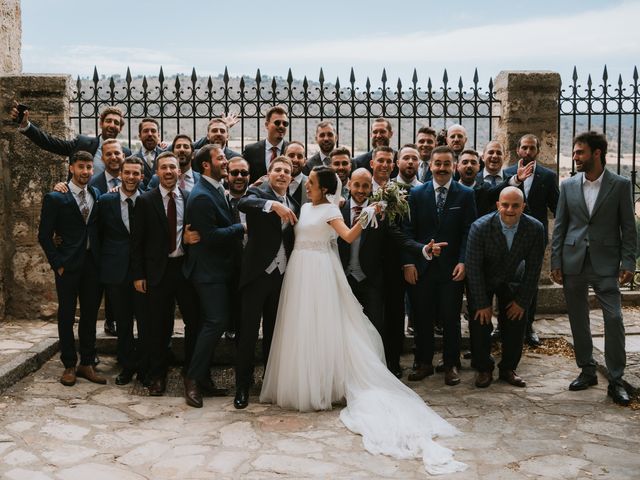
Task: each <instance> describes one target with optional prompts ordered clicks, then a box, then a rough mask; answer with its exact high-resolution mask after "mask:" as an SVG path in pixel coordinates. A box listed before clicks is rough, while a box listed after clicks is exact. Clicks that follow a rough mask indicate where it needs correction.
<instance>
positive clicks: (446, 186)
mask: <svg viewBox="0 0 640 480" xmlns="http://www.w3.org/2000/svg"><path fill="white" fill-rule="evenodd" d="M452 180H453V175H452V176H451V177H449V181H448V182H447V183H445V184H444V185H440V184H439V183H438V182H437V181H436V179H435V178H434V179H433V188H434V190H438V188H439V187H444V188H446V189H447V191H448V190H449V189H450V188H451V181H452Z"/></svg>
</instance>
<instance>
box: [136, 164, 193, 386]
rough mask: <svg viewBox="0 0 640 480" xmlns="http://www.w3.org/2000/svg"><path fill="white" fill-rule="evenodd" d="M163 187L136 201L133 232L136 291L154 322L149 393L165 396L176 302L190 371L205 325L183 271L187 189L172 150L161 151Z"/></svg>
mask: <svg viewBox="0 0 640 480" xmlns="http://www.w3.org/2000/svg"><path fill="white" fill-rule="evenodd" d="M156 167H157V172H158V177H159V178H160V185H159V186H158V187H157V188H154V189H152V190H149V191H148V192H145V193H143V194H142V195H140V196H139V197H138V199H137V200H136V206H135V210H134V215H135V221H134V222H133V231H132V232H131V277H132V279H133V285H134V287H135V289H136V290H137V291H138V292H140V293H144V294H146V298H147V301H148V305H149V317H150V319H149V322H148V327H149V328H148V329H147V331H146V333H147V335H146V336H147V342H146V344H147V345H146V349H147V351H148V354H149V375H148V377H149V384H150V385H149V394H150V395H152V396H159V395H163V394H164V392H165V390H166V385H167V383H166V377H167V371H168V367H169V361H168V360H169V359H168V351H167V345H168V344H169V341H170V339H171V335H172V333H173V331H172V325H173V316H174V312H175V302H176V301H177V303H178V306H179V307H180V312H181V313H182V319H183V320H184V327H185V332H184V336H185V339H184V343H185V354H184V357H185V360H184V364H185V370H187V369H188V365H189V362H190V360H191V356H192V354H193V349H194V347H195V342H196V338H197V334H198V328H199V323H200V309H199V305H198V296H197V294H196V292H195V290H194V288H193V285H192V284H191V282H189V281H188V280H187V279H186V278H185V276H184V274H183V273H182V266H183V263H184V254H185V245H184V241H183V232H184V231H185V226H186V225H187V222H186V221H185V206H186V203H187V199H188V193H187V192H184V191H182V190H180V188H179V187H178V186H177V182H178V176H179V175H180V167H179V165H178V159H177V158H176V157H175V155H174V154H173V153H172V152H164V153H161V154H160V155H158V158H157V159H156Z"/></svg>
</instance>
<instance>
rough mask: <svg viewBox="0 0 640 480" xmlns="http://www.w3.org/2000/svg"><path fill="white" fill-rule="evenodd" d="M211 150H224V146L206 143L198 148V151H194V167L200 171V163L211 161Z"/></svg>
mask: <svg viewBox="0 0 640 480" xmlns="http://www.w3.org/2000/svg"><path fill="white" fill-rule="evenodd" d="M212 150H221V151H223V152H224V147H223V146H222V145H220V144H218V143H208V144H207V145H205V146H204V147H202V148H201V149H200V150H198V153H196V156H195V159H194V164H195V165H194V166H195V167H196V169H198V170H200V171H202V164H203V163H204V162H209V161H211V151H212Z"/></svg>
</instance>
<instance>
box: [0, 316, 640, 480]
mask: <svg viewBox="0 0 640 480" xmlns="http://www.w3.org/2000/svg"><path fill="white" fill-rule="evenodd" d="M625 323H626V325H627V333H628V334H629V337H628V340H627V345H628V346H633V345H635V344H634V342H635V341H636V340H635V339H636V338H640V336H636V335H637V334H639V333H640V310H637V309H630V310H629V309H628V310H626V311H625ZM601 324H602V320H601V319H600V320H598V318H597V312H594V324H593V328H594V332H598V329H599V328H601ZM537 329H538V331H539V332H540V333H541V334H542V335H543V337H548V336H564V335H566V334H567V333H568V321H567V320H566V318H564V317H556V318H541V319H540V320H539V321H538V322H537ZM598 338H599V337H598V336H597V335H596V336H595V343H596V345H598V342H599V340H598ZM53 339H55V324H51V323H49V324H47V323H42V322H27V323H23V322H20V323H16V324H5V323H3V324H0V362H2V365H0V366H5V365H6V364H9V363H12V362H13V363H15V362H16V361H17V359H19V358H31V357H33V356H34V355H35V356H38V355H39V357H38V358H40V359H42V358H43V355H44V354H42V353H41V352H40V353H39V351H38V346H40V347H42V346H43V345H46V344H48V342H49V341H52V340H53ZM636 353H637V352H636ZM636 353H634V352H630V353H629V357H630V368H629V369H628V373H627V379H628V380H629V379H630V378H632V377H633V375H635V374H634V373H633V370H634V368H635V369H636V372H637V370H638V363H637V360H638V356H637V354H636ZM101 358H102V363H101V364H100V366H99V367H98V368H99V370H100V371H101V372H103V373H104V374H105V375H107V377H109V379H110V383H109V384H108V385H106V386H100V385H94V384H91V383H89V382H87V381H85V380H82V379H80V380H79V381H78V384H77V385H76V386H75V387H64V386H62V385H61V384H60V383H59V382H58V378H59V375H60V373H61V366H60V363H59V361H58V360H57V355H56V358H54V359H52V360H50V361H48V362H46V363H44V365H43V367H42V368H41V369H40V370H38V371H36V372H35V373H32V374H30V375H28V376H27V377H25V378H24V379H23V380H21V381H19V382H18V383H16V384H15V385H13V386H11V387H10V388H8V389H6V390H4V391H3V392H2V395H1V396H0V478H2V479H5V478H6V479H9V480H16V479H28V480H39V479H61V480H75V479H82V480H86V479H87V478H88V479H90V480H102V479H124V480H128V479H166V478H180V479H198V478H216V479H217V478H250V479H251V478H276V477H278V478H345V479H346V478H402V479H410V478H426V477H428V475H427V474H426V473H425V472H424V470H423V467H422V464H421V462H420V461H418V460H395V459H392V458H389V457H385V456H373V455H370V454H368V453H367V452H366V451H365V450H364V449H363V447H362V442H361V439H360V437H358V436H356V435H354V434H352V433H351V432H349V431H348V430H346V429H345V428H344V427H343V426H342V424H341V423H340V421H339V418H338V414H339V408H336V409H335V410H333V411H331V412H321V413H307V414H300V413H297V412H290V411H283V410H281V409H279V408H277V407H273V406H269V405H260V404H258V403H257V398H256V397H252V399H251V400H252V402H251V404H250V406H249V408H248V409H247V410H244V411H236V410H235V409H234V408H233V406H232V397H225V398H215V399H205V407H204V408H203V409H192V408H189V407H187V406H186V405H185V404H184V401H183V399H182V398H180V397H176V396H165V397H160V398H153V397H148V396H144V395H141V393H144V390H143V389H141V388H140V387H139V386H132V387H117V386H115V385H114V384H113V382H112V380H111V379H112V378H113V377H114V376H115V375H116V374H117V371H118V370H117V367H116V365H115V361H114V359H113V357H112V356H109V355H102V356H101ZM634 358H635V360H633V359H634ZM411 360H412V359H411V357H410V356H408V355H407V356H405V357H403V366H404V367H405V368H408V367H409V366H410V363H411ZM634 361H635V362H636V363H635V365H631V363H633V362H634ZM518 371H519V373H520V374H521V375H522V376H523V377H524V378H525V379H526V380H527V382H528V387H527V388H526V389H517V388H515V387H511V386H510V385H507V384H505V383H502V382H495V383H494V384H493V385H491V386H490V387H489V388H488V389H486V390H480V389H476V388H474V387H473V372H472V371H471V370H469V368H468V361H467V360H464V361H463V370H462V372H461V373H462V384H461V385H459V386H457V387H446V386H445V385H444V384H443V379H442V376H441V375H436V376H434V377H430V378H428V379H426V380H425V381H423V382H417V383H412V384H411V386H412V387H413V388H414V389H415V391H416V392H417V393H418V394H420V395H421V396H422V397H423V398H424V399H425V401H426V402H427V403H428V404H429V405H431V406H432V407H433V408H434V409H435V410H436V411H437V412H438V413H439V414H441V415H442V416H443V417H445V418H446V419H447V420H449V421H450V422H451V423H453V424H454V425H456V426H457V427H458V428H459V429H460V431H461V432H462V435H461V436H459V437H456V438H453V439H447V440H444V441H442V443H443V444H444V445H446V446H449V447H451V448H453V449H454V450H455V451H456V458H457V459H458V460H460V461H463V462H466V463H467V464H468V465H469V470H467V471H466V472H464V473H460V474H456V475H450V476H444V477H441V478H452V479H475V478H478V479H525V478H539V479H560V478H562V479H564V478H567V479H569V478H571V479H574V478H579V479H592V478H598V479H637V478H639V474H638V472H639V471H640V457H639V456H638V452H640V411H639V410H633V409H630V408H623V407H619V406H617V405H615V404H613V403H612V402H611V400H610V399H609V398H607V396H606V384H607V382H606V379H605V378H604V377H603V376H602V375H600V376H599V379H600V384H599V385H598V386H597V387H594V388H591V389H589V390H587V391H584V392H569V391H568V390H567V386H568V384H569V382H570V381H571V380H572V379H573V378H574V377H575V375H576V372H577V369H576V367H575V363H574V360H573V359H572V358H566V357H564V356H561V355H551V356H548V355H542V354H540V353H536V352H535V351H528V352H527V353H526V354H525V356H524V357H523V360H522V362H521V365H520V368H519V370H518ZM216 375H217V377H218V379H220V380H224V379H225V378H228V374H227V373H225V372H224V371H223V370H221V371H218V372H216ZM173 376H174V383H175V384H176V387H175V390H176V392H177V390H178V386H177V385H179V378H178V376H177V373H176V372H174V374H173ZM630 383H632V382H630ZM635 385H636V386H638V385H640V384H635ZM174 393H175V392H174Z"/></svg>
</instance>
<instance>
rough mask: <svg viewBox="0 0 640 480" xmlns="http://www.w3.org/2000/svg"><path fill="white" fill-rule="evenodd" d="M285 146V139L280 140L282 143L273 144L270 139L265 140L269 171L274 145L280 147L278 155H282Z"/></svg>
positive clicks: (265, 156) (265, 153)
mask: <svg viewBox="0 0 640 480" xmlns="http://www.w3.org/2000/svg"><path fill="white" fill-rule="evenodd" d="M283 146H284V139H283V140H280V143H278V144H277V145H271V143H269V140H265V141H264V164H265V166H266V167H267V172H268V171H269V165H270V164H271V155H272V152H271V149H272V148H273V147H277V148H278V152H277V153H276V157H278V156H280V155H282V147H283Z"/></svg>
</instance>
